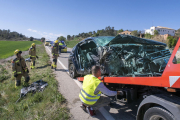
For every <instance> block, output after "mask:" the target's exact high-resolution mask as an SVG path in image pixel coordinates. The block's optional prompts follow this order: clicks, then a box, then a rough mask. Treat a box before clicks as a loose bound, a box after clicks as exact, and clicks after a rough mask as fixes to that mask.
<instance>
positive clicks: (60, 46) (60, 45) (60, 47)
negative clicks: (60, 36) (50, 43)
mask: <svg viewBox="0 0 180 120" xmlns="http://www.w3.org/2000/svg"><path fill="white" fill-rule="evenodd" d="M62 47H63V44H62V42H61V41H60V42H59V54H61V49H62Z"/></svg>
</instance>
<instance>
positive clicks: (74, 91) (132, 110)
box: [45, 46, 138, 120]
mask: <svg viewBox="0 0 180 120" xmlns="http://www.w3.org/2000/svg"><path fill="white" fill-rule="evenodd" d="M45 48H46V51H47V53H48V54H49V55H50V58H51V61H52V56H51V54H50V51H51V48H50V47H47V46H46V47H45ZM70 51H71V49H70V48H68V52H67V53H61V55H60V57H59V58H58V64H57V70H56V71H55V74H56V79H57V81H58V83H59V91H60V93H61V94H63V96H64V97H65V98H66V100H67V102H68V103H67V105H68V108H69V109H70V113H71V115H72V117H71V119H72V120H98V119H100V120H135V119H136V112H137V108H138V105H136V104H134V103H133V104H129V105H126V104H125V103H122V102H114V103H113V104H112V106H111V107H109V106H105V107H102V108H100V110H98V111H97V112H96V114H97V115H95V116H94V117H91V116H89V115H88V114H87V113H86V112H84V111H83V110H82V109H81V108H80V107H79V106H80V105H81V101H80V100H79V93H80V89H81V87H82V83H81V82H79V81H78V80H76V79H72V78H71V77H70V76H69V74H68V56H69V54H70Z"/></svg>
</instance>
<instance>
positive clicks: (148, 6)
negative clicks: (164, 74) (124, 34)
mask: <svg viewBox="0 0 180 120" xmlns="http://www.w3.org/2000/svg"><path fill="white" fill-rule="evenodd" d="M179 6H180V0H0V29H5V30H7V29H10V31H16V32H19V33H22V34H23V35H26V36H28V37H31V36H33V37H35V38H41V37H45V38H46V39H50V40H55V39H57V37H59V36H64V37H67V35H78V34H79V33H82V32H89V31H97V30H101V29H104V28H105V27H107V26H111V27H114V29H115V30H119V29H124V30H127V29H129V30H145V29H149V28H150V27H151V26H152V25H153V26H163V27H169V28H173V29H175V30H177V29H179V28H180V15H179V11H180V10H178V9H179Z"/></svg>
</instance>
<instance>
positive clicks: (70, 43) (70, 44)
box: [66, 40, 80, 48]
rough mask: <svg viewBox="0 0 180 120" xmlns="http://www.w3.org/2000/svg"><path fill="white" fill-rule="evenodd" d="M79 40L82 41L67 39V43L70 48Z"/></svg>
mask: <svg viewBox="0 0 180 120" xmlns="http://www.w3.org/2000/svg"><path fill="white" fill-rule="evenodd" d="M79 42H80V41H79V40H71V41H66V45H67V47H68V48H73V47H74V46H75V45H76V44H77V43H79Z"/></svg>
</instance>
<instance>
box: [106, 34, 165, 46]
mask: <svg viewBox="0 0 180 120" xmlns="http://www.w3.org/2000/svg"><path fill="white" fill-rule="evenodd" d="M127 43H129V44H146V45H163V46H166V44H165V43H162V42H158V41H154V40H149V39H143V38H138V37H135V36H131V35H117V36H116V37H115V38H114V39H112V40H111V41H110V42H109V43H108V44H107V45H112V44H127Z"/></svg>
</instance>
